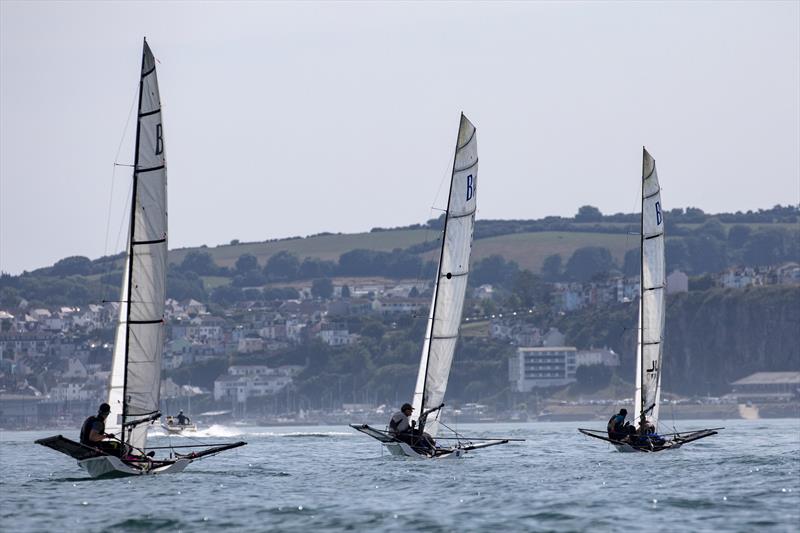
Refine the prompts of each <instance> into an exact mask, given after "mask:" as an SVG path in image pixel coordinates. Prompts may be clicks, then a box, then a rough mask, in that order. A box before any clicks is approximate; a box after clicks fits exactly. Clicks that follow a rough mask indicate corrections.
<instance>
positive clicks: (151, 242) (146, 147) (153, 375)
mask: <svg viewBox="0 0 800 533" xmlns="http://www.w3.org/2000/svg"><path fill="white" fill-rule="evenodd" d="M166 261H167V170H166V159H165V148H164V133H163V129H162V122H161V102H160V98H159V92H158V80H157V78H156V64H155V58H154V57H153V54H152V52H151V51H150V47H149V46H148V45H147V42H145V43H144V50H143V55H142V70H141V78H140V83H139V106H138V122H137V127H136V153H135V158H134V171H133V196H132V206H131V220H130V234H129V239H128V246H127V259H126V263H125V272H124V275H123V285H122V292H121V297H120V300H121V303H120V314H119V324H118V326H117V332H116V340H115V344H114V357H113V362H112V373H111V384H110V390H109V398H108V403H109V404H110V405H111V415H110V416H109V419H108V422H109V423H108V429H107V430H108V431H110V432H114V433H118V432H120V431H121V432H122V435H124V440H125V441H126V442H128V443H129V444H131V445H132V446H134V447H136V448H140V449H143V448H144V446H145V444H146V439H147V424H142V425H139V426H135V427H133V428H126V427H123V428H121V424H122V423H123V422H124V423H130V422H132V421H136V420H140V419H143V418H145V417H147V416H148V415H150V414H153V413H156V412H157V411H158V409H159V394H160V388H161V352H162V348H163V337H164V320H163V318H164V299H165V283H166V266H167V265H166Z"/></svg>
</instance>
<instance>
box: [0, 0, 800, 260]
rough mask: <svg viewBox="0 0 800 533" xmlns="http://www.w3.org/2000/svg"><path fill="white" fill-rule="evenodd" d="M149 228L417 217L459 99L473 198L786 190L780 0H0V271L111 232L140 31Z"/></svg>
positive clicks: (788, 52)
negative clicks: (149, 163) (145, 53)
mask: <svg viewBox="0 0 800 533" xmlns="http://www.w3.org/2000/svg"><path fill="white" fill-rule="evenodd" d="M143 37H147V41H148V43H149V44H150V46H151V48H152V50H153V52H154V54H155V56H156V58H157V59H158V61H159V63H158V77H159V84H160V90H161V100H162V108H163V120H164V122H163V124H164V138H165V143H166V151H167V167H168V181H169V224H170V229H169V242H170V248H179V247H187V246H199V245H202V244H206V245H209V246H213V245H217V244H224V243H228V242H229V241H231V240H232V239H239V240H241V241H262V240H266V239H271V238H280V237H287V236H294V235H300V236H305V235H310V234H314V233H319V232H324V231H330V232H344V233H353V232H361V231H369V230H370V229H371V228H373V227H394V226H402V225H408V224H414V223H419V222H424V221H425V220H427V219H429V218H433V217H435V216H438V215H439V214H440V211H437V209H443V208H444V207H445V206H446V202H447V197H446V187H447V185H446V183H447V180H448V179H449V172H450V167H451V165H452V157H453V149H454V144H455V137H456V133H457V128H458V120H459V113H460V112H462V111H463V112H464V113H465V114H466V115H467V116H468V117H469V118H470V120H471V121H472V122H473V123H474V124H475V126H476V127H477V132H478V152H479V158H480V172H479V177H478V191H479V192H478V193H477V194H478V214H477V216H478V218H486V219H532V218H540V217H543V216H548V215H561V216H572V215H574V214H575V212H576V211H577V209H578V207H579V206H581V205H586V204H589V205H594V206H597V207H598V208H599V209H600V210H601V211H602V212H604V213H615V212H634V211H637V210H638V205H639V199H638V198H639V186H640V176H641V157H642V146H643V145H644V146H647V149H648V151H649V152H650V153H651V154H652V155H653V157H655V159H656V161H657V168H658V173H659V178H660V181H661V184H662V189H663V193H662V197H663V201H664V206H665V208H666V209H670V208H673V207H687V206H694V207H700V208H702V209H703V210H705V211H707V212H722V211H737V210H743V211H746V210H748V209H758V208H768V207H772V206H773V205H775V204H783V205H786V204H798V203H800V2H796V1H787V2H766V1H758V2H508V3H502V2H491V3H488V2H487V3H484V2H469V3H460V2H443V3H436V2H424V3H423V2H405V3H403V2H342V3H335V2H321V3H318V2H298V3H282V2H190V1H183V2H161V3H160V2H104V3H100V2H83V3H82V2H53V3H51V2H44V1H38V2H12V1H7V0H1V1H0V271H3V272H8V273H13V274H17V273H19V272H21V271H23V270H32V269H35V268H39V267H43V266H48V265H50V264H52V263H53V262H55V261H57V260H58V259H61V258H63V257H67V256H71V255H85V256H88V257H91V258H96V257H99V256H102V255H106V254H110V253H115V252H118V251H121V250H122V249H124V245H125V243H124V236H125V230H126V224H127V220H128V217H129V215H128V213H127V209H128V207H127V205H126V203H127V202H128V195H129V194H130V192H129V191H130V183H131V175H130V168H128V167H125V166H116V167H115V162H116V163H118V164H120V165H126V164H128V165H129V164H131V163H132V160H133V146H134V145H133V138H134V137H135V134H134V132H135V130H134V128H135V119H132V118H131V115H132V114H131V111H132V105H133V104H134V101H135V98H136V90H137V87H138V77H139V67H140V64H141V48H142V38H143Z"/></svg>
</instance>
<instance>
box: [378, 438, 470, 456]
mask: <svg viewBox="0 0 800 533" xmlns="http://www.w3.org/2000/svg"><path fill="white" fill-rule="evenodd" d="M382 444H383V446H384V447H385V448H386V449H387V450H389V453H390V454H392V455H398V456H401V457H411V458H412V459H458V458H460V457H463V456H464V454H465V453H466V451H465V450H463V449H461V448H444V449H440V450H439V452H438V453H437V455H434V456H430V455H425V454H421V453H417V452H415V451H414V449H413V448H412V447H411V446H409V445H408V444H406V443H405V442H384V443H382Z"/></svg>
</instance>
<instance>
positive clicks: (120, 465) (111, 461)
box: [78, 455, 192, 477]
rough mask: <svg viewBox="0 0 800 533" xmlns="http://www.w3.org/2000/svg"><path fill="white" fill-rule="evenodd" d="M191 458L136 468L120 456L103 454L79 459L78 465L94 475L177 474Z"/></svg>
mask: <svg viewBox="0 0 800 533" xmlns="http://www.w3.org/2000/svg"><path fill="white" fill-rule="evenodd" d="M191 462H192V460H191V459H178V460H177V461H175V462H174V463H170V464H168V465H164V466H159V467H157V468H149V469H148V468H135V467H132V466H130V465H127V464H125V463H124V462H122V460H120V459H119V458H118V457H114V456H112V455H103V456H101V457H92V458H91V459H84V460H83V461H78V466H80V467H81V468H83V469H84V470H86V472H88V473H89V475H90V476H92V477H103V476H106V477H111V476H144V475H155V474H177V473H178V472H182V471H183V469H184V468H186V467H187V466H188V465H189V463H191Z"/></svg>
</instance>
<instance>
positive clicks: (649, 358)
mask: <svg viewBox="0 0 800 533" xmlns="http://www.w3.org/2000/svg"><path fill="white" fill-rule="evenodd" d="M642 152H643V154H642V215H641V236H640V249H641V258H640V279H639V335H638V341H637V358H636V397H635V416H634V418H635V420H636V421H637V422H638V423H639V425H640V427H641V424H642V422H643V421H647V422H648V423H649V424H652V425H653V426H654V427H657V425H658V414H659V401H660V396H661V358H662V353H663V346H662V341H663V339H664V318H665V310H666V307H665V304H666V300H665V287H666V282H665V278H666V276H665V261H664V215H663V209H662V208H661V188H660V186H659V183H658V174H657V172H656V164H655V160H654V159H653V158H652V157H651V156H650V154H649V153H648V152H647V150H646V149H643V150H642Z"/></svg>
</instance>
